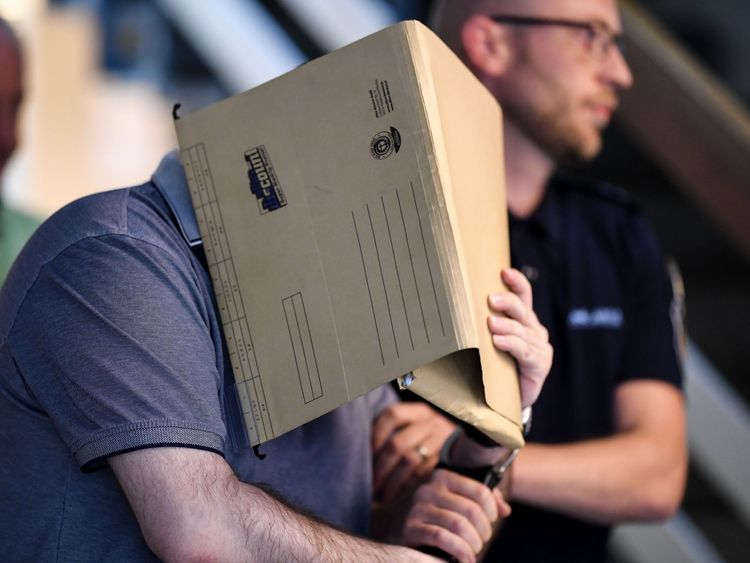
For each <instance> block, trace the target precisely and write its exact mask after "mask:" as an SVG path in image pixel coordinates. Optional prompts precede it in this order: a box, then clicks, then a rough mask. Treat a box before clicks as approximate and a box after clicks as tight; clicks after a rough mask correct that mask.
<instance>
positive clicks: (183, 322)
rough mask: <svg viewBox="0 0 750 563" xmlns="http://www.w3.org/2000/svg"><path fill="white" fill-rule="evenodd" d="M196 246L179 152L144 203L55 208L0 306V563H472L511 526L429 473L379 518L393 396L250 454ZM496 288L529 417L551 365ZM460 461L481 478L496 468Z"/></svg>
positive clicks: (86, 201)
mask: <svg viewBox="0 0 750 563" xmlns="http://www.w3.org/2000/svg"><path fill="white" fill-rule="evenodd" d="M197 231H198V226H197V221H196V218H195V214H194V212H193V209H192V205H191V203H190V194H189V188H188V185H187V180H186V178H185V172H184V169H183V167H182V165H181V163H180V161H179V158H178V156H177V154H175V153H172V154H170V155H167V156H166V157H165V158H164V159H163V160H162V162H161V164H160V166H159V168H158V169H157V171H156V172H155V174H154V175H153V177H152V178H151V180H150V181H148V182H146V183H144V184H143V185H141V186H137V187H133V188H127V189H121V190H114V191H110V192H105V193H100V194H96V195H93V196H89V197H86V198H83V199H81V200H78V201H76V202H74V203H72V204H69V205H67V206H66V207H64V208H63V209H62V210H60V211H58V212H57V213H56V214H55V215H53V216H52V217H51V218H50V219H49V220H48V221H46V222H45V223H44V224H43V225H42V226H41V227H40V228H39V229H38V230H37V232H36V233H35V235H34V236H33V237H32V238H31V240H30V241H29V243H28V244H27V245H26V246H25V248H24V250H23V251H22V252H21V254H20V255H19V257H18V259H17V261H16V263H15V266H14V268H13V269H12V270H11V272H10V274H9V276H8V279H7V281H6V283H5V284H4V286H3V287H2V289H0V449H2V452H3V455H2V456H0V481H2V483H3V488H2V493H0V528H2V530H3V535H2V539H0V560H2V561H3V562H13V561H51V560H61V561H127V562H133V561H155V560H157V559H161V560H165V561H180V562H183V561H205V560H210V561H247V560H257V561H274V562H275V561H298V560H304V561H342V560H343V561H350V560H362V561H425V562H427V561H434V559H433V558H432V557H430V556H428V555H425V554H423V553H419V552H418V551H416V550H413V549H407V548H406V547H403V546H411V547H416V546H422V545H424V546H434V547H438V548H440V549H441V550H443V551H444V552H447V553H450V554H452V555H454V556H456V557H457V558H458V559H459V560H460V561H462V562H466V563H470V562H473V561H474V560H475V554H476V553H477V552H478V551H479V550H480V549H481V547H482V545H483V544H484V543H485V542H486V541H487V540H488V539H489V538H490V536H491V528H492V524H493V522H494V521H496V520H497V519H498V518H500V517H503V516H507V514H508V512H509V510H510V509H509V507H508V505H507V503H506V502H505V501H504V499H503V497H502V495H501V494H500V493H499V492H498V491H491V490H490V489H489V488H487V487H485V486H484V485H482V484H480V483H477V482H476V481H474V480H471V479H468V478H466V477H463V476H461V475H458V474H456V473H453V472H450V471H442V470H441V471H437V472H435V473H434V474H433V475H432V477H431V478H430V479H429V480H428V481H427V482H425V483H424V484H422V485H421V486H420V488H419V489H418V490H417V492H416V494H414V495H413V496H412V497H410V498H409V499H406V500H405V501H404V500H403V499H396V500H395V501H394V502H392V503H382V504H380V505H378V506H376V507H375V506H374V504H373V502H372V500H373V495H372V486H371V480H372V451H371V438H372V424H373V421H374V419H375V417H376V416H377V415H378V414H379V413H380V412H381V411H382V409H383V408H385V407H386V406H387V405H389V404H391V403H392V402H393V401H395V400H396V398H395V397H394V394H393V390H392V388H391V387H390V386H383V387H381V388H379V389H376V390H375V391H372V392H371V393H368V394H366V395H365V396H362V397H359V398H357V399H355V400H353V401H351V402H349V403H347V404H345V405H343V406H341V407H339V408H338V409H336V410H334V411H333V412H331V413H329V414H327V415H324V416H322V417H319V418H317V419H315V420H314V421H312V422H309V423H307V424H305V425H303V426H302V427H300V428H298V429H295V430H292V431H290V432H288V433H286V434H284V435H282V436H279V437H277V438H275V439H273V440H271V441H269V442H267V443H265V444H264V445H263V446H262V451H263V456H261V455H255V453H254V451H253V449H252V448H251V447H250V446H249V444H248V443H247V442H246V438H243V436H244V428H243V421H242V419H243V415H242V413H241V412H240V410H239V404H240V402H239V398H238V396H237V390H236V387H235V386H234V377H233V374H232V370H231V363H230V361H229V354H228V351H227V347H226V342H225V339H224V336H223V333H222V328H221V327H222V324H221V319H220V317H219V312H218V307H217V304H216V302H215V300H214V292H213V289H212V286H211V279H210V275H209V272H208V270H207V264H206V257H205V253H204V251H203V247H202V245H200V244H198V245H192V244H191V240H190V237H189V236H188V235H187V233H193V232H197ZM502 275H503V276H504V278H505V279H506V283H507V285H508V286H509V288H510V292H503V293H498V294H493V295H492V296H489V309H488V311H491V312H492V314H491V316H490V317H489V320H488V322H489V328H490V331H491V333H492V334H493V335H494V338H495V342H496V344H498V343H499V342H501V341H502V340H503V338H512V339H513V340H514V341H515V345H514V348H513V349H512V350H510V351H511V353H516V354H518V357H519V361H520V362H522V363H523V364H524V365H525V366H526V368H527V369H526V371H525V372H523V375H524V378H525V379H524V380H525V385H526V389H525V393H524V397H525V400H526V401H527V402H531V401H533V399H534V397H536V396H537V395H538V392H539V387H540V386H541V385H542V383H543V381H544V378H545V377H546V374H547V372H548V370H549V366H550V364H551V351H550V347H549V343H548V342H547V338H546V333H545V332H544V330H543V329H542V328H541V326H540V325H539V323H538V321H537V319H536V316H535V314H534V313H533V311H532V310H531V308H530V304H531V301H532V295H531V286H530V285H529V284H528V282H526V280H525V279H524V278H523V276H521V274H520V273H518V272H515V271H511V270H509V271H506V272H503V274H502ZM500 302H512V303H514V307H513V310H512V311H508V310H507V309H506V308H505V307H504V306H502V305H500V304H499V303H500ZM501 312H505V313H508V314H510V316H511V317H516V318H517V320H518V323H519V324H520V325H522V326H523V327H524V330H525V334H524V335H522V336H521V338H519V339H516V338H515V336H513V335H511V334H508V332H507V330H506V327H505V326H504V325H502V324H497V323H496V321H497V318H496V317H497V315H499V314H500V313H501ZM529 346H533V348H534V350H535V353H533V354H528V353H527V352H526V350H527V349H528V348H529ZM521 351H523V357H521V355H520V353H521ZM394 375H396V374H394ZM457 447H462V448H464V449H465V450H466V454H465V457H466V458H467V459H470V460H473V461H475V462H477V463H482V464H486V463H495V462H497V461H499V459H500V456H502V455H504V453H505V452H504V451H503V450H502V448H497V447H485V446H482V445H480V444H477V443H476V442H472V441H471V440H469V439H461V440H459V442H458V444H457ZM262 457H264V459H261V458H262ZM367 536H369V537H371V538H373V539H375V540H382V541H387V542H389V543H390V544H400V546H396V545H388V544H385V543H376V542H375V541H372V540H371V539H365V537H367Z"/></svg>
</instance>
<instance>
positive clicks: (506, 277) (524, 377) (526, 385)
mask: <svg viewBox="0 0 750 563" xmlns="http://www.w3.org/2000/svg"><path fill="white" fill-rule="evenodd" d="M501 275H502V278H503V281H504V282H505V284H506V285H507V286H508V288H509V289H510V293H507V292H506V293H493V294H491V295H490V296H489V299H488V302H489V306H490V309H492V311H493V312H494V313H496V314H493V315H490V316H489V317H487V325H488V326H489V329H490V332H491V333H492V342H493V344H494V345H495V348H497V349H498V350H502V351H503V352H507V353H509V354H510V355H511V356H513V357H514V358H515V359H516V362H517V363H518V372H519V373H518V376H519V383H520V385H521V402H522V404H523V406H528V405H531V404H533V403H534V401H536V399H537V397H539V393H540V392H541V390H542V385H543V384H544V380H545V379H546V378H547V374H548V373H549V370H550V368H551V367H552V346H551V345H550V343H549V334H548V333H547V329H546V328H544V327H543V326H542V325H541V323H540V322H539V319H537V316H536V313H534V311H533V309H532V293H531V284H530V283H529V280H527V279H526V277H525V276H524V275H523V274H522V273H521V272H519V271H518V270H515V269H513V268H507V269H505V270H503V271H502V273H501Z"/></svg>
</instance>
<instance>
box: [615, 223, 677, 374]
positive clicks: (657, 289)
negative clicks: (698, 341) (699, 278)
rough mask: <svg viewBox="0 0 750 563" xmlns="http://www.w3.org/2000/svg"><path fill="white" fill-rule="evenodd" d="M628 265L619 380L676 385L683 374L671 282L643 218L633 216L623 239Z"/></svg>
mask: <svg viewBox="0 0 750 563" xmlns="http://www.w3.org/2000/svg"><path fill="white" fill-rule="evenodd" d="M626 244H627V247H628V250H629V255H630V257H631V264H630V268H629V274H628V275H630V276H631V277H632V279H631V282H632V283H630V284H628V286H627V287H628V291H629V293H628V295H627V297H626V311H625V318H626V330H627V336H626V346H625V354H624V358H623V364H622V371H621V380H623V381H627V380H632V379H659V380H664V381H666V382H668V383H672V384H674V385H676V386H680V385H681V384H682V374H681V368H680V363H679V360H678V355H677V351H676V341H675V338H676V337H675V331H674V328H673V326H672V318H671V306H672V299H673V294H672V285H671V283H670V281H669V276H668V274H667V271H666V264H665V261H664V256H663V255H662V253H661V250H660V249H659V245H658V243H657V241H656V237H655V236H654V234H653V233H652V231H651V228H650V227H649V226H648V224H647V221H646V219H645V218H644V217H643V216H641V215H636V216H635V217H633V219H632V223H631V225H630V230H629V232H628V233H627V241H626Z"/></svg>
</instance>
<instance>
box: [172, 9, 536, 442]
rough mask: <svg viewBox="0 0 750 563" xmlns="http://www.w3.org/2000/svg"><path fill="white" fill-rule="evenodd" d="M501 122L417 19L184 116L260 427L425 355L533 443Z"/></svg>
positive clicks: (513, 438)
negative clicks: (498, 304)
mask: <svg viewBox="0 0 750 563" xmlns="http://www.w3.org/2000/svg"><path fill="white" fill-rule="evenodd" d="M248 64H252V61H248ZM501 121H502V120H501V113H500V108H499V106H498V105H497V102H496V101H495V100H494V98H493V97H492V96H491V94H490V93H489V92H488V91H487V90H486V89H485V88H484V87H483V86H482V85H481V84H480V83H479V82H478V81H477V80H476V78H474V76H473V75H472V74H471V72H470V71H469V70H468V69H467V68H466V67H465V66H464V65H463V64H462V63H461V62H460V61H459V59H458V58H457V57H456V56H455V55H454V54H453V53H452V52H451V51H450V50H449V49H448V47H446V46H445V45H444V44H443V43H442V42H441V41H440V40H439V39H438V38H437V37H436V36H435V35H434V34H433V33H432V32H431V31H429V30H428V29H427V28H425V27H424V26H422V25H421V24H419V23H417V22H404V23H400V24H397V25H394V26H391V27H389V28H387V29H385V30H383V31H380V32H378V33H376V34H374V35H371V36H369V37H366V38H364V39H362V40H360V41H357V42H356V43H353V44H351V45H349V46H347V47H344V48H342V49H339V50H337V51H335V52H333V53H330V54H328V55H326V56H324V57H321V58H319V59H317V60H314V61H312V62H310V63H307V64H305V65H303V66H301V67H299V68H297V69H295V70H294V71H292V72H290V73H288V74H286V75H284V76H281V77H279V78H277V79H275V80H272V81H270V82H268V83H266V84H263V85H261V86H258V87H256V88H253V89H252V90H249V91H247V92H245V93H243V94H239V95H237V96H234V97H232V98H229V99H227V100H224V101H222V102H220V103H217V104H215V105H213V106H211V107H209V108H206V109H203V110H200V111H198V112H195V113H193V114H191V115H188V116H185V117H183V118H181V119H179V120H178V121H177V122H176V127H177V133H178V138H179V143H180V147H181V150H182V160H183V164H184V167H185V171H186V173H187V177H188V181H189V184H190V190H191V195H192V198H193V203H194V207H195V211H196V215H197V218H198V222H199V226H200V229H201V233H202V236H203V240H204V244H205V250H206V255H207V258H208V262H209V269H210V272H211V275H212V278H213V284H214V289H215V292H216V298H217V301H218V305H219V309H220V313H221V317H222V322H223V324H224V332H225V336H226V340H227V344H228V347H229V351H230V355H231V360H232V366H233V369H234V374H235V379H236V384H237V389H238V392H239V397H240V400H241V403H242V407H243V412H244V413H245V421H246V427H247V431H248V435H249V439H250V442H251V443H252V444H253V445H255V444H259V443H262V442H265V441H266V440H270V439H272V438H274V437H275V436H279V435H280V434H283V433H284V432H287V431H288V430H290V429H293V428H295V427H297V426H299V425H301V424H304V423H305V422H307V421H309V420H312V419H314V418H316V417H318V416H320V415H322V414H324V413H326V412H328V411H330V410H332V409H334V408H336V407H337V406H339V405H341V404H343V403H345V402H347V401H350V400H352V399H354V398H355V397H357V396H359V395H362V394H364V393H366V392H367V391H369V390H371V389H374V388H375V387H377V386H379V385H381V384H383V383H386V382H388V381H392V380H394V379H395V378H396V377H398V376H400V375H403V374H407V373H410V372H413V377H409V378H408V380H407V382H408V383H409V385H410V389H412V390H413V391H415V392H417V393H419V394H420V395H422V396H424V397H425V398H427V399H428V400H430V401H432V402H433V403H434V404H436V405H437V406H439V407H440V408H442V409H445V410H446V411H448V412H450V413H452V414H454V415H456V416H458V417H460V418H462V419H464V420H466V421H468V422H469V423H471V424H474V425H475V426H477V427H478V428H479V429H480V430H482V431H483V432H485V433H486V434H487V435H489V436H491V437H493V438H494V439H496V440H497V441H499V442H501V443H502V444H504V445H506V446H508V447H518V446H520V445H522V444H523V438H522V432H521V424H520V399H519V391H518V381H517V376H516V372H515V366H514V363H513V362H512V361H511V359H510V358H509V357H507V356H506V355H504V354H501V353H499V352H497V351H496V350H495V349H494V348H493V346H492V342H491V338H490V335H489V331H488V330H487V325H486V317H487V315H488V313H489V311H488V308H487V295H488V294H489V293H491V292H493V291H497V290H499V289H501V287H502V285H501V282H500V276H499V273H500V270H501V268H503V267H505V266H507V265H508V264H509V248H508V237H507V213H506V207H505V189H504V171H503V164H502V154H503V149H502V131H501Z"/></svg>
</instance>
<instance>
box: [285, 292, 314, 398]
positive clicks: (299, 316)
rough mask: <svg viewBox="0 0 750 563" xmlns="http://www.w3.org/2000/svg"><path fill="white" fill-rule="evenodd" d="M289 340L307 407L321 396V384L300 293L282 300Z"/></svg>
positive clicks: (303, 302)
mask: <svg viewBox="0 0 750 563" xmlns="http://www.w3.org/2000/svg"><path fill="white" fill-rule="evenodd" d="M281 304H282V307H283V308H284V317H285V318H286V326H287V329H288V330H289V340H290V342H291V345H292V354H293V356H294V363H295V366H296V367H297V377H298V378H299V386H300V391H302V399H303V401H304V403H305V404H306V405H307V404H308V403H311V402H313V401H314V400H315V399H320V398H321V397H322V396H323V384H322V382H321V379H320V370H319V369H318V357H317V355H316V353H315V345H314V343H313V338H312V332H311V331H310V323H309V321H308V319H307V309H305V301H304V299H303V298H302V293H299V292H297V293H295V294H293V295H290V296H289V297H286V298H284V299H282V301H281Z"/></svg>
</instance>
